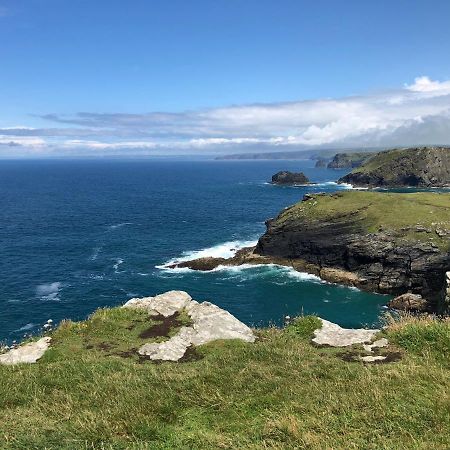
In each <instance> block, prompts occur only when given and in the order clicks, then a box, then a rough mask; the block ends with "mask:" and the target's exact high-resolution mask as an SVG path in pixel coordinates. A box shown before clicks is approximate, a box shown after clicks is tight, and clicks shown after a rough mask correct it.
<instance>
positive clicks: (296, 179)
mask: <svg viewBox="0 0 450 450" xmlns="http://www.w3.org/2000/svg"><path fill="white" fill-rule="evenodd" d="M272 183H273V184H308V183H309V179H308V177H307V176H306V175H305V174H304V173H303V172H289V171H288V170H283V171H281V172H278V173H276V174H275V175H273V176H272Z"/></svg>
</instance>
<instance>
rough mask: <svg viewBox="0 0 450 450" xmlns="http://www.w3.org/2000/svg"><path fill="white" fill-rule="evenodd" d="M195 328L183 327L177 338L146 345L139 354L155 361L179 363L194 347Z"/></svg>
mask: <svg viewBox="0 0 450 450" xmlns="http://www.w3.org/2000/svg"><path fill="white" fill-rule="evenodd" d="M193 334H195V331H194V329H193V328H188V327H183V328H181V329H180V331H179V332H178V334H177V335H176V336H173V337H172V338H170V339H169V340H168V341H164V342H160V343H149V344H144V345H143V346H142V347H141V348H140V349H139V350H138V353H139V354H140V355H142V356H148V357H149V358H150V359H151V360H153V361H158V360H159V361H178V360H179V359H181V358H182V357H183V356H184V354H185V353H186V350H187V349H188V347H190V346H191V345H192V336H193Z"/></svg>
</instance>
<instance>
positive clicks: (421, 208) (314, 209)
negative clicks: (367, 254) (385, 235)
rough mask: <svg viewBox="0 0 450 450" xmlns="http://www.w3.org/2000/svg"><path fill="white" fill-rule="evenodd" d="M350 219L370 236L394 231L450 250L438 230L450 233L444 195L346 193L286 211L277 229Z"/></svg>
mask: <svg viewBox="0 0 450 450" xmlns="http://www.w3.org/2000/svg"><path fill="white" fill-rule="evenodd" d="M347 218H348V219H349V220H351V222H352V223H354V224H355V225H357V226H359V227H362V229H363V230H365V231H366V232H367V233H374V232H377V231H379V230H380V229H384V230H388V231H389V230H391V231H395V232H396V233H398V234H399V237H402V238H405V239H409V240H421V241H428V242H433V243H434V244H436V245H438V246H439V247H440V248H448V246H449V239H448V237H447V236H445V237H440V236H439V235H438V234H437V233H436V229H437V228H441V229H447V230H448V229H450V194H444V193H440V194H439V193H433V192H431V193H429V192H417V193H406V194H403V193H402V194H400V193H385V192H361V191H346V192H339V193H337V194H333V195H316V196H314V197H313V198H312V199H310V200H308V201H305V202H299V203H297V204H295V205H293V206H291V207H290V208H288V209H286V210H284V211H283V212H282V213H281V214H280V215H279V216H278V217H277V219H276V222H275V224H273V225H275V226H276V225H284V224H289V223H292V224H295V223H296V222H300V223H308V222H309V223H322V222H324V221H335V220H336V221H339V220H343V219H344V220H346V219H347ZM418 226H419V227H424V228H427V229H429V231H430V232H429V233H426V232H423V231H422V232H419V231H417V230H416V228H417V227H418ZM405 228H406V230H405Z"/></svg>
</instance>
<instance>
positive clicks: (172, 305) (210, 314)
mask: <svg viewBox="0 0 450 450" xmlns="http://www.w3.org/2000/svg"><path fill="white" fill-rule="evenodd" d="M150 298H151V297H150ZM153 299H156V300H157V301H156V302H155V301H153V302H151V306H150V309H149V312H150V313H152V312H155V311H157V312H158V313H159V314H163V313H164V312H166V313H167V312H169V311H173V313H172V314H175V313H176V312H181V311H182V310H185V311H186V312H187V314H188V315H189V317H190V318H191V320H192V325H191V326H189V327H182V328H181V329H180V331H179V332H178V333H177V334H176V335H175V336H173V337H172V338H170V339H169V340H168V341H164V342H161V343H148V344H144V345H143V346H142V347H141V348H140V349H139V350H138V353H139V354H140V355H142V356H148V357H149V358H150V359H152V360H163V361H178V360H179V359H181V358H182V357H183V356H184V354H185V353H186V350H187V349H188V348H189V347H191V346H192V345H196V346H199V345H203V344H206V343H208V342H211V341H215V340H217V339H240V340H242V341H245V342H254V341H255V336H254V334H253V332H252V330H251V329H250V328H249V327H248V326H247V325H245V324H244V323H242V322H241V321H239V320H238V319H236V317H234V316H233V315H232V314H230V313H229V312H228V311H225V310H223V309H221V308H219V307H218V306H216V305H213V304H212V303H209V302H203V303H198V302H196V301H195V300H192V299H191V297H190V296H189V295H188V294H187V293H185V292H182V291H170V292H166V293H165V294H161V295H157V296H156V297H153ZM133 300H134V301H133V302H132V303H131V305H129V306H127V307H133V308H136V307H138V308H139V307H140V306H138V304H139V299H133ZM141 300H142V301H143V303H144V304H146V305H147V306H145V308H148V303H149V302H148V298H144V299H141ZM127 303H129V302H127ZM164 303H165V304H164ZM126 305H127V304H126ZM124 306H125V305H124ZM155 307H157V309H153V308H155ZM163 315H164V314H163ZM165 317H167V316H165Z"/></svg>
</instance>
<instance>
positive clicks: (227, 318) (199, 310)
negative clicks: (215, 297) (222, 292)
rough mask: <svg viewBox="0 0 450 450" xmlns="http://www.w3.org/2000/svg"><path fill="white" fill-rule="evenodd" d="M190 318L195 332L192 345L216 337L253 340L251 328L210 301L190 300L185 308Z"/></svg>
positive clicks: (200, 343)
mask: <svg viewBox="0 0 450 450" xmlns="http://www.w3.org/2000/svg"><path fill="white" fill-rule="evenodd" d="M186 311H187V313H188V315H189V317H190V318H191V319H192V323H193V325H192V327H193V329H194V330H195V334H194V335H193V336H192V343H193V344H194V345H202V344H206V343H208V342H211V341H215V340H217V339H240V340H242V341H245V342H254V341H255V336H254V334H253V332H252V330H251V329H250V328H249V327H248V326H247V325H245V324H244V323H242V322H241V321H240V320H238V319H236V317H234V316H233V315H232V314H230V313H229V312H228V311H225V310H224V309H221V308H219V307H218V306H216V305H213V304H212V303H210V302H203V303H197V302H195V301H192V302H191V303H190V304H189V305H188V306H187V308H186Z"/></svg>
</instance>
